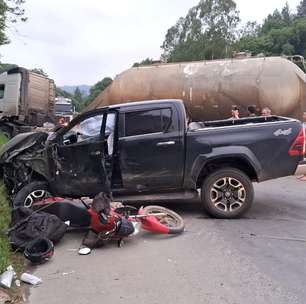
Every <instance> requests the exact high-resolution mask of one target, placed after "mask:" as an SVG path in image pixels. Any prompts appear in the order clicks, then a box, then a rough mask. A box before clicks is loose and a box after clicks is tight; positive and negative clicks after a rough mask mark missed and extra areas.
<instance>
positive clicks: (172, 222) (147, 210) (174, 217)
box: [143, 206, 185, 234]
mask: <svg viewBox="0 0 306 304" xmlns="http://www.w3.org/2000/svg"><path fill="white" fill-rule="evenodd" d="M143 211H144V214H146V215H150V214H152V215H154V214H156V213H164V214H165V215H162V216H159V215H154V216H155V217H156V219H157V220H158V221H159V223H160V224H162V225H164V226H166V227H167V228H168V229H169V234H180V233H182V232H183V231H184V229H185V224H184V220H183V219H182V217H181V216H180V215H178V214H177V213H176V212H174V211H172V210H170V209H168V208H165V207H161V206H146V207H144V208H143Z"/></svg>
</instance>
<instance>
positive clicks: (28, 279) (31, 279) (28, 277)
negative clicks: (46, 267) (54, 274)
mask: <svg viewBox="0 0 306 304" xmlns="http://www.w3.org/2000/svg"><path fill="white" fill-rule="evenodd" d="M20 280H21V281H22V282H25V283H28V284H31V285H38V284H41V283H42V279H40V278H38V277H36V276H34V275H33V274H30V273H27V272H24V273H23V274H22V275H21V276H20Z"/></svg>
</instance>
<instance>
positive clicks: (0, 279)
mask: <svg viewBox="0 0 306 304" xmlns="http://www.w3.org/2000/svg"><path fill="white" fill-rule="evenodd" d="M14 275H16V273H15V272H14V269H13V267H12V266H11V265H10V266H8V267H7V269H6V271H5V272H3V273H2V275H1V276H0V285H1V286H2V287H5V288H11V285H12V281H13V278H14Z"/></svg>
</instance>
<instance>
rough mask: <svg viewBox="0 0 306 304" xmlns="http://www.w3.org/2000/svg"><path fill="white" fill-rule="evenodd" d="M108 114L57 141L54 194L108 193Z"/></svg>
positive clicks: (81, 124) (89, 119)
mask: <svg viewBox="0 0 306 304" xmlns="http://www.w3.org/2000/svg"><path fill="white" fill-rule="evenodd" d="M105 115H106V113H104V112H102V113H97V114H96V115H93V116H90V117H85V118H84V119H83V120H81V121H79V122H78V123H77V124H76V125H75V126H73V127H72V128H71V129H68V130H67V131H66V132H65V133H64V134H62V135H61V136H59V138H57V143H56V144H55V145H54V150H53V155H54V160H53V163H54V171H55V172H54V182H53V183H51V187H52V189H53V191H54V192H55V193H58V194H60V195H69V196H72V197H80V196H92V195H96V194H97V193H98V192H101V191H106V186H107V185H106V183H107V179H106V176H107V174H106V170H105V162H104V160H105V149H106V147H105V146H106V141H105V136H103V134H102V131H103V129H105V127H103V121H104V125H105V122H106V119H105Z"/></svg>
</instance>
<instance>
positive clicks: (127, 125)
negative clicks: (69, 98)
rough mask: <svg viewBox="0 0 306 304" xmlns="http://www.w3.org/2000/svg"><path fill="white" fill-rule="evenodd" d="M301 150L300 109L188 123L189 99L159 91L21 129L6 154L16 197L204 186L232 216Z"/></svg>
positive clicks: (157, 193)
mask: <svg viewBox="0 0 306 304" xmlns="http://www.w3.org/2000/svg"><path fill="white" fill-rule="evenodd" d="M304 153H305V131H304V129H303V128H302V124H301V123H300V122H299V121H297V120H295V119H290V118H284V117H278V116H269V117H250V118H242V119H238V120H232V119H227V120H220V121H210V122H199V123H195V122H193V123H190V124H188V122H187V118H186V112H185V108H184V104H183V102H182V101H180V100H157V101H146V102H133V103H128V104H121V105H120V104H119V105H115V106H109V107H104V108H100V109H96V110H93V111H90V112H87V113H84V114H82V115H79V116H78V117H77V118H75V119H74V120H73V121H72V122H71V123H70V124H69V125H68V126H67V127H64V128H61V129H59V130H58V131H56V132H54V133H52V134H47V133H44V132H36V133H25V134H20V135H17V136H16V137H14V138H13V139H12V140H11V141H9V142H8V143H7V144H6V145H5V146H4V148H3V149H2V152H1V153H0V162H1V165H2V169H3V175H4V182H5V185H6V187H7V189H8V191H9V194H10V196H11V197H12V199H13V201H14V204H15V205H25V206H28V207H30V206H31V205H32V204H33V203H34V202H35V201H36V200H41V199H42V198H43V197H45V196H46V195H50V194H51V195H55V196H66V197H67V196H68V197H81V196H90V197H92V196H94V195H96V194H97V193H98V192H101V191H111V192H112V194H113V196H114V198H115V199H117V200H122V201H170V200H178V199H184V200H188V199H192V198H194V197H197V196H198V195H199V193H200V195H201V200H202V201H203V204H204V206H205V208H206V210H207V212H208V213H209V214H211V215H212V216H215V217H219V218H234V217H238V216H240V215H242V214H243V213H245V212H246V211H247V210H248V209H249V208H250V206H251V204H252V202H253V196H254V194H253V185H252V182H261V181H265V180H268V179H273V178H278V177H282V176H287V175H292V174H294V172H295V170H296V168H297V166H298V163H299V162H300V161H301V160H302V158H303V155H304Z"/></svg>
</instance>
